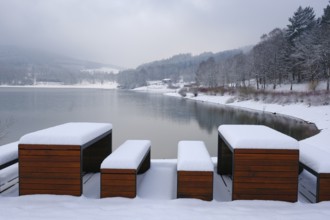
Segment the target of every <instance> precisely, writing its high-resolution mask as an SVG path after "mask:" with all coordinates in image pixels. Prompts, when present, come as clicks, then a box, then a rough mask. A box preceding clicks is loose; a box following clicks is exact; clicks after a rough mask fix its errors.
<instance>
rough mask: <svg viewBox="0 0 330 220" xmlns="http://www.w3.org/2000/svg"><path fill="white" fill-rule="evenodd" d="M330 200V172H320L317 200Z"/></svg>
mask: <svg viewBox="0 0 330 220" xmlns="http://www.w3.org/2000/svg"><path fill="white" fill-rule="evenodd" d="M322 201H330V174H329V173H320V174H319V175H318V178H317V195H316V202H322Z"/></svg>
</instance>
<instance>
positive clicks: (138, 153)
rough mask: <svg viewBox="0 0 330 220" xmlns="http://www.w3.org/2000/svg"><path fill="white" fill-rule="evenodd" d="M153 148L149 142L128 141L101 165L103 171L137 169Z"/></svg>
mask: <svg viewBox="0 0 330 220" xmlns="http://www.w3.org/2000/svg"><path fill="white" fill-rule="evenodd" d="M150 147H151V142H150V141H149V140H127V141H125V142H124V143H123V144H122V145H120V146H119V147H118V148H117V149H116V150H115V151H114V152H113V153H112V154H110V155H109V156H108V157H107V158H105V160H104V161H103V162H102V164H101V169H107V168H108V169H137V168H138V167H139V165H140V163H141V161H142V160H143V158H144V156H145V155H146V153H147V152H148V151H149V149H150Z"/></svg>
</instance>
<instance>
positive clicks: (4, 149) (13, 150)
mask: <svg viewBox="0 0 330 220" xmlns="http://www.w3.org/2000/svg"><path fill="white" fill-rule="evenodd" d="M17 158H18V141H17V142H13V143H9V144H5V145H2V146H0V165H2V164H5V163H8V162H10V161H12V160H15V159H17Z"/></svg>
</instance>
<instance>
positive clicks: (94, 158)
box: [83, 132, 112, 173]
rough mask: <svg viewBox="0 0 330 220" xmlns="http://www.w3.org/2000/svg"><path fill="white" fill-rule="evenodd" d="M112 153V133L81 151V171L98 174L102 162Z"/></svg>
mask: <svg viewBox="0 0 330 220" xmlns="http://www.w3.org/2000/svg"><path fill="white" fill-rule="evenodd" d="M111 152H112V133H111V132H110V133H109V134H108V135H106V136H104V137H103V138H101V139H100V140H98V141H96V142H95V143H92V144H91V145H90V146H88V147H86V148H84V149H83V171H84V172H87V173H88V172H93V173H95V172H100V166H101V163H102V161H103V160H104V159H105V158H106V157H107V156H108V155H109V154H111Z"/></svg>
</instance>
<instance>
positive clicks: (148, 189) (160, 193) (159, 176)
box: [0, 158, 316, 219]
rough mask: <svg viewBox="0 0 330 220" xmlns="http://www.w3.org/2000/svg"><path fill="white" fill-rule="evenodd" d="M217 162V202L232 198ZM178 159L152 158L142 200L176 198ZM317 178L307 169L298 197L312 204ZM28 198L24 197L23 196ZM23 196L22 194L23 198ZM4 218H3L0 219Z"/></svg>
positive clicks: (94, 187) (90, 190)
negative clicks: (218, 170)
mask: <svg viewBox="0 0 330 220" xmlns="http://www.w3.org/2000/svg"><path fill="white" fill-rule="evenodd" d="M213 162H214V183H213V189H214V192H213V198H214V199H213V200H214V202H228V201H231V179H230V177H229V176H220V175H218V174H217V173H216V158H213ZM176 172H177V162H176V160H151V167H150V170H148V171H147V172H146V173H145V174H141V175H138V181H137V184H138V190H137V194H138V196H137V197H138V199H139V198H140V199H148V200H173V199H176V184H177V176H176V175H177V173H176ZM315 181H316V178H315V177H313V176H312V175H309V174H308V173H306V172H304V173H302V174H301V175H300V185H299V190H300V192H299V195H298V200H299V202H302V203H310V201H309V200H308V199H306V196H309V197H310V196H311V195H312V194H313V193H315V192H314V191H315ZM83 183H84V186H83V196H82V197H85V198H86V199H99V198H100V173H88V174H86V175H84V178H83ZM1 196H2V197H18V183H17V184H15V185H14V186H12V187H11V188H9V189H7V190H5V191H3V192H2V193H1ZM23 197H24V196H23ZM19 198H22V197H19ZM0 219H1V218H0Z"/></svg>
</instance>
